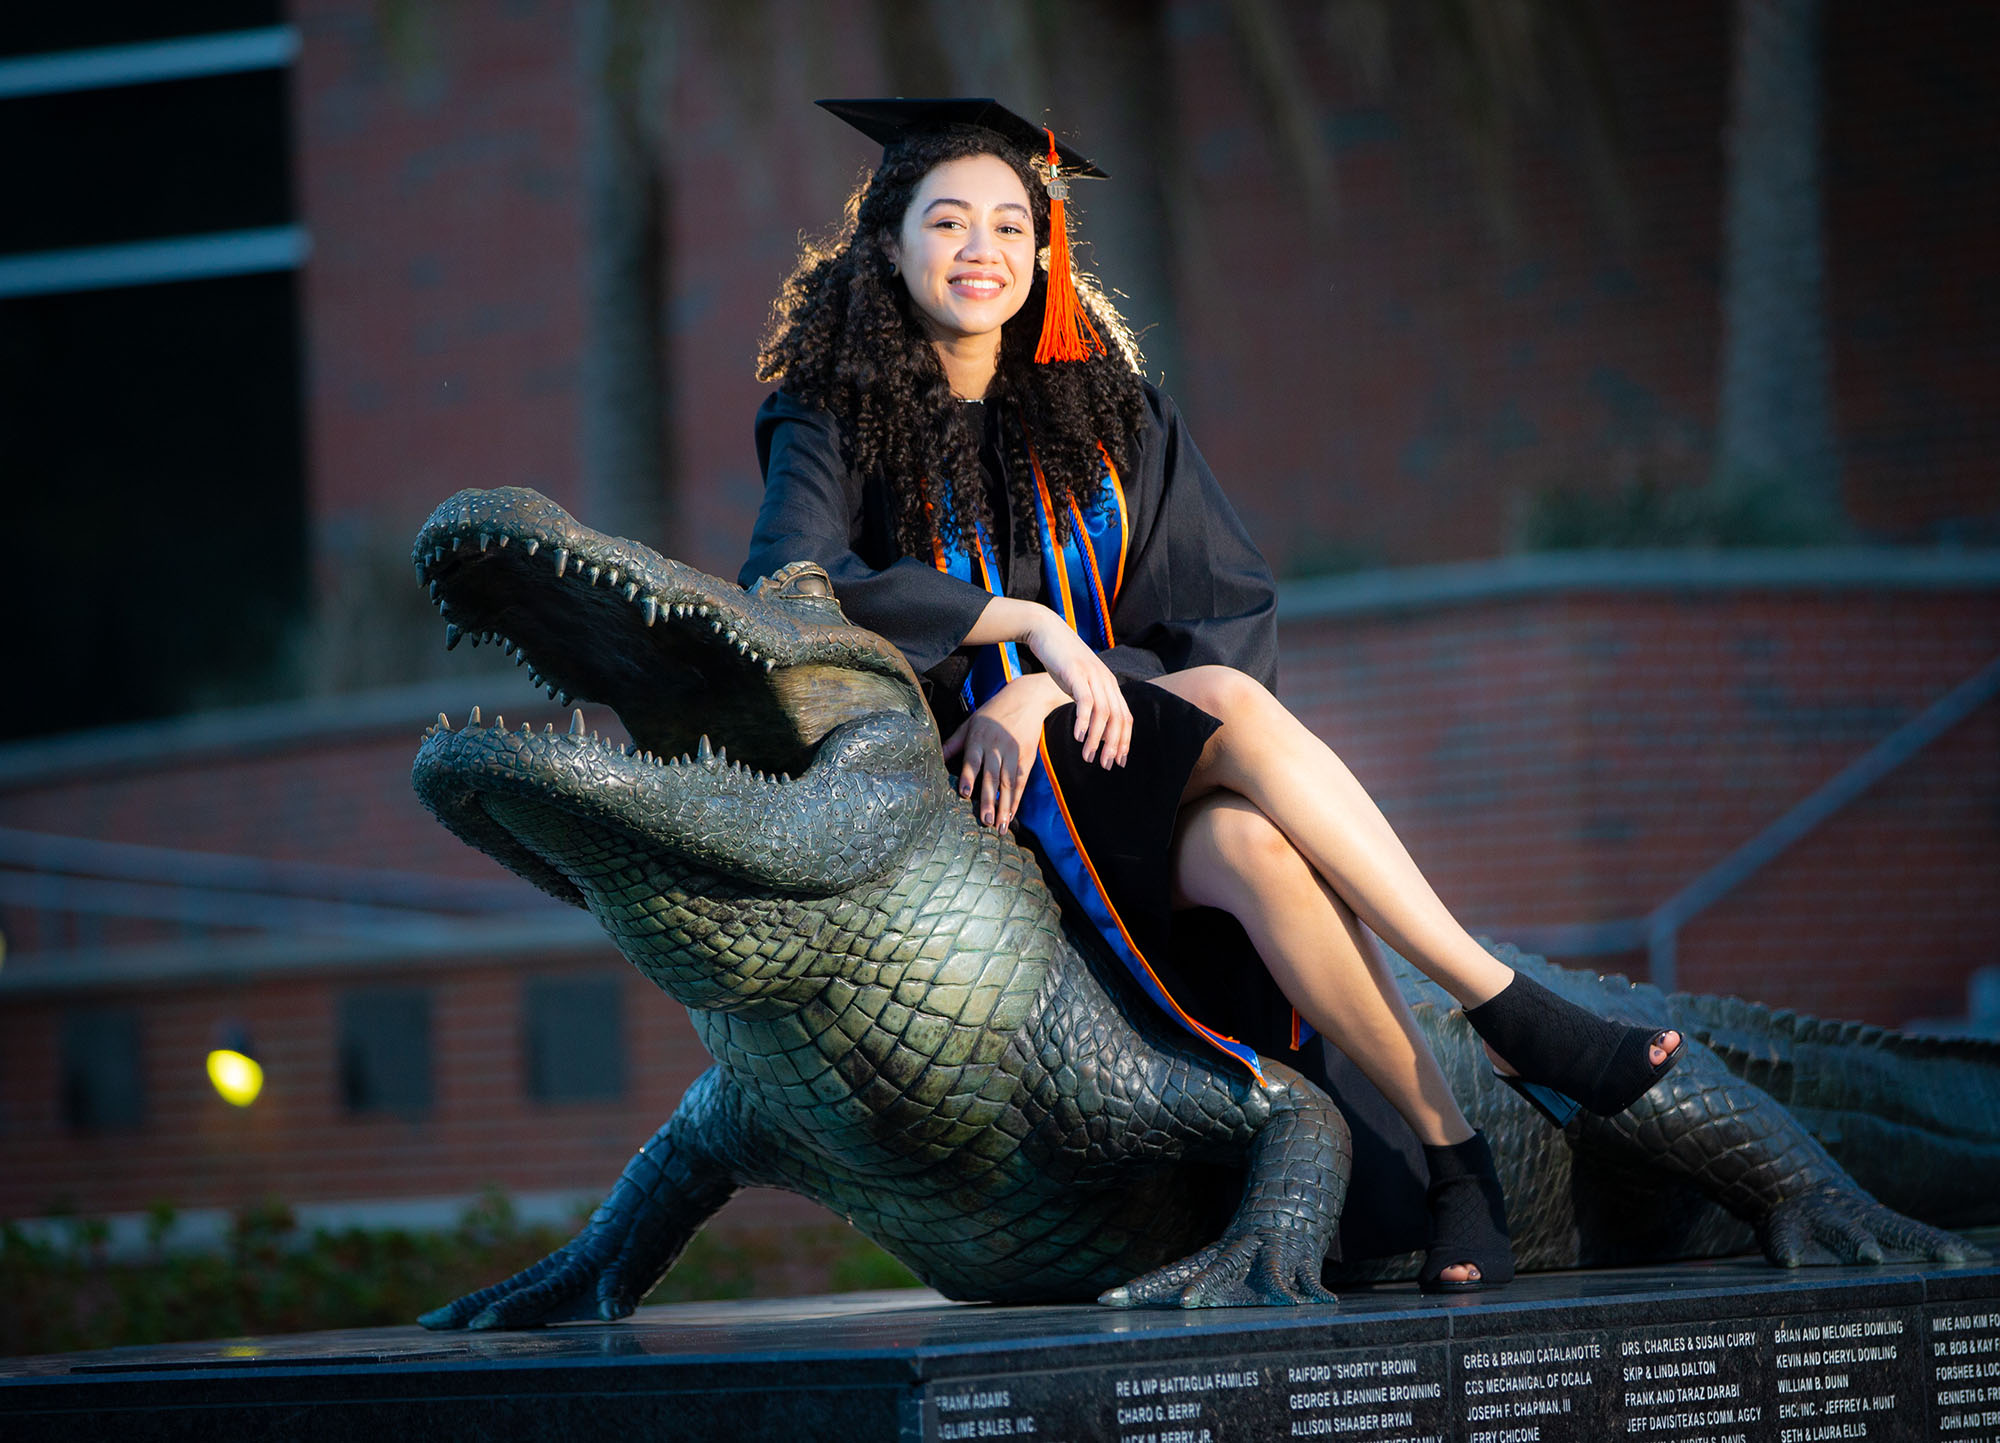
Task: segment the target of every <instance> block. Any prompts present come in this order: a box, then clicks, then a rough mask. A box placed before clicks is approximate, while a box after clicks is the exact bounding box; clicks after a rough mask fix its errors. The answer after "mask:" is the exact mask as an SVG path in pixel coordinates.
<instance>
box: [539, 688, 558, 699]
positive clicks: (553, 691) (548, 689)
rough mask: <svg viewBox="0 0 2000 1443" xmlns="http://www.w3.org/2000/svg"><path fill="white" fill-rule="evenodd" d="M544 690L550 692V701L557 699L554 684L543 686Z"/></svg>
mask: <svg viewBox="0 0 2000 1443" xmlns="http://www.w3.org/2000/svg"><path fill="white" fill-rule="evenodd" d="M542 690H544V691H546V692H547V693H548V694H549V700H550V701H554V700H555V699H556V689H555V688H554V687H553V686H546V687H543V688H542Z"/></svg>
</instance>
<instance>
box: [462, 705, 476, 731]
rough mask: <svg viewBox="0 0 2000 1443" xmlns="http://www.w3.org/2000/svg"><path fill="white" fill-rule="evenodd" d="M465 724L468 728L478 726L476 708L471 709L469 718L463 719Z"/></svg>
mask: <svg viewBox="0 0 2000 1443" xmlns="http://www.w3.org/2000/svg"><path fill="white" fill-rule="evenodd" d="M465 724H466V725H467V726H469V727H476V726H478V725H479V708H478V707H474V708H473V709H472V715H471V716H469V717H467V718H466V719H465Z"/></svg>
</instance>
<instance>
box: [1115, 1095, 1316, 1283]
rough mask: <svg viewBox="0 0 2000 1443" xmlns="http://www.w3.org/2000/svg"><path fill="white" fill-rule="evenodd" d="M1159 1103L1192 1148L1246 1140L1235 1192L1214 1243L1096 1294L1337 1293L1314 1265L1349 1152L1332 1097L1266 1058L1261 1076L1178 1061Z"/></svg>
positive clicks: (1197, 1150) (1196, 1152)
mask: <svg viewBox="0 0 2000 1443" xmlns="http://www.w3.org/2000/svg"><path fill="white" fill-rule="evenodd" d="M1160 1105H1161V1106H1162V1107H1163V1109H1164V1110H1165V1111H1166V1112H1167V1113H1168V1114H1169V1115H1170V1117H1171V1124H1170V1125H1171V1126H1172V1127H1174V1128H1175V1129H1177V1130H1186V1131H1189V1132H1191V1133H1192V1134H1193V1135H1194V1136H1195V1137H1196V1138H1198V1139H1199V1140H1200V1145H1199V1146H1198V1147H1197V1148H1195V1149H1191V1154H1192V1155H1200V1153H1202V1152H1206V1151H1211V1150H1214V1146H1215V1144H1217V1143H1219V1142H1222V1141H1223V1140H1224V1139H1241V1140H1245V1141H1247V1142H1248V1151H1249V1156H1250V1176H1249V1180H1248V1182H1247V1183H1246V1184H1245V1185H1244V1188H1243V1200H1242V1202H1241V1203H1240V1204H1239V1205H1238V1207H1237V1209H1236V1214H1235V1216H1234V1217H1233V1218H1231V1219H1230V1222H1229V1226H1228V1228H1227V1229H1226V1230H1225V1231H1224V1232H1223V1234H1222V1236H1221V1237H1220V1238H1219V1239H1217V1240H1216V1241H1215V1242H1214V1243H1211V1244H1210V1245H1209V1246H1207V1247H1205V1248H1203V1249H1201V1250H1200V1251H1199V1252H1197V1253H1194V1254H1193V1255H1191V1256H1189V1257H1186V1258H1183V1259H1181V1260H1180V1261H1179V1262H1176V1263H1169V1264H1168V1265H1167V1266H1165V1267H1163V1268H1155V1269H1154V1270H1153V1271H1152V1272H1150V1273H1147V1274H1146V1275H1145V1276H1143V1277H1139V1278H1135V1279H1133V1280H1132V1281H1131V1282H1129V1283H1127V1284H1125V1285H1124V1286H1123V1287H1118V1288H1113V1289H1111V1290H1110V1291H1109V1292H1106V1293H1104V1294H1103V1295H1102V1296H1101V1297H1100V1298H1099V1299H1098V1301H1099V1302H1101V1303H1104V1304H1107V1305H1109V1306H1111V1307H1120V1308H1143V1307H1155V1308H1158V1307H1169V1308H1171V1307H1181V1308H1199V1307H1243V1306H1258V1305H1281V1304H1297V1303H1331V1302H1335V1301H1337V1299H1336V1298H1335V1297H1334V1295H1333V1294H1332V1293H1331V1292H1329V1291H1327V1289H1326V1287H1325V1286H1324V1285H1323V1284H1322V1283H1321V1282H1320V1268H1321V1265H1322V1264H1323V1263H1324V1261H1325V1259H1326V1254H1327V1250H1328V1248H1329V1247H1330V1246H1331V1245H1332V1242H1333V1239H1334V1236H1335V1234H1336V1233H1337V1232H1338V1231H1339V1227H1340V1210H1341V1207H1342V1205H1343V1204H1344V1203H1345V1202H1346V1199H1347V1179H1348V1170H1349V1167H1350V1165H1351V1163H1352V1161H1353V1153H1352V1149H1351V1146H1350V1142H1349V1137H1348V1130H1347V1121H1346V1119H1345V1118H1343V1117H1342V1116H1341V1115H1340V1112H1339V1110H1338V1109H1337V1108H1335V1107H1334V1105H1333V1104H1332V1102H1331V1101H1329V1100H1328V1099H1327V1098H1326V1096H1325V1095H1324V1094H1323V1093H1321V1092H1320V1091H1319V1090H1318V1089H1317V1088H1315V1087H1313V1086H1312V1085H1311V1084H1310V1083H1308V1082H1307V1081H1306V1080H1305V1079H1304V1078H1302V1077H1300V1076H1299V1075H1298V1074H1297V1073H1296V1072H1294V1071H1292V1070H1291V1069H1290V1068H1288V1067H1285V1066H1283V1065H1281V1064H1279V1063H1275V1062H1272V1061H1271V1060H1270V1059H1268V1058H1267V1059H1265V1060H1264V1080H1263V1081H1262V1082H1261V1083H1260V1082H1254V1081H1251V1080H1249V1079H1243V1080H1242V1081H1240V1082H1237V1081H1233V1080H1228V1079H1224V1078H1222V1077H1219V1076H1217V1075H1215V1074H1214V1073H1210V1072H1206V1071H1205V1070H1203V1069H1199V1068H1192V1067H1188V1066H1186V1065H1185V1064H1182V1065H1180V1066H1177V1067H1175V1068H1173V1069H1172V1072H1171V1074H1170V1076H1169V1079H1168V1085H1167V1086H1166V1087H1165V1088H1163V1089H1162V1091H1161V1094H1160ZM1238 1156H1239V1157H1240V1153H1239V1154H1238Z"/></svg>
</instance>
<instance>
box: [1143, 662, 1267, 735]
mask: <svg viewBox="0 0 2000 1443" xmlns="http://www.w3.org/2000/svg"><path fill="white" fill-rule="evenodd" d="M1160 684H1161V685H1163V686H1167V687H1169V688H1170V689H1171V690H1172V691H1174V692H1175V693H1177V694H1178V695H1179V696H1181V697H1182V698H1183V699H1184V700H1187V701H1191V702H1193V703H1194V704H1195V705H1196V706H1198V707H1200V708H1201V709H1202V710H1203V711H1205V712H1207V713H1208V714H1209V715H1210V716H1212V717H1216V718H1218V719H1219V720H1221V721H1222V722H1223V723H1224V724H1225V725H1227V724H1228V723H1230V722H1238V723H1242V722H1254V721H1255V720H1256V719H1257V718H1258V717H1259V716H1260V715H1262V714H1264V713H1266V712H1267V711H1268V710H1269V709H1270V708H1272V707H1275V706H1277V705H1278V700H1277V698H1276V697H1274V696H1272V695H1271V693H1270V690H1269V689H1268V688H1267V687H1265V685H1264V684H1263V683H1262V682H1260V681H1258V680H1257V678H1256V677H1254V676H1251V675H1250V674H1249V673H1247V672H1242V671H1238V670H1237V669H1236V668H1235V667H1233V666H1192V667H1189V668H1188V669H1187V670H1186V671H1180V672H1175V673H1174V674H1173V675H1172V676H1169V677H1162V678H1161V679H1160Z"/></svg>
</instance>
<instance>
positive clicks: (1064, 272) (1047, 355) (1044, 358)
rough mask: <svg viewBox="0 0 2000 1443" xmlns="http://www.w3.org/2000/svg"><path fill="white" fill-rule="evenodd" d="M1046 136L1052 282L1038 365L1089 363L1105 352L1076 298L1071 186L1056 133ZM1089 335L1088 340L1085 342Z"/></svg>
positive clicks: (1037, 353)
mask: <svg viewBox="0 0 2000 1443" xmlns="http://www.w3.org/2000/svg"><path fill="white" fill-rule="evenodd" d="M1043 134H1045V135H1047V136H1048V138H1049V154H1048V159H1047V160H1046V161H1044V162H1043V163H1042V164H1041V166H1040V167H1039V168H1040V170H1041V172H1042V184H1043V186H1044V187H1045V188H1046V189H1047V190H1048V193H1049V281H1048V287H1047V291H1046V301H1045V302H1044V305H1043V308H1042V339H1041V341H1040V343H1039V344H1037V345H1036V347H1035V364H1037V365H1047V364H1048V363H1049V362H1050V361H1087V360H1089V359H1090V353H1091V352H1092V351H1093V350H1095V351H1098V352H1100V353H1101V352H1102V351H1103V350H1104V341H1103V339H1102V338H1101V337H1099V335H1098V334H1097V327H1096V326H1094V325H1092V324H1091V323H1090V314H1089V312H1087V311H1085V310H1084V308H1083V302H1082V301H1081V300H1079V299H1078V298H1077V294H1076V273H1075V272H1074V271H1073V270H1072V269H1071V268H1070V259H1069V210H1068V207H1067V206H1066V205H1065V202H1066V201H1067V200H1068V199H1069V182H1068V181H1067V180H1065V179H1064V178H1063V175H1062V172H1061V170H1060V169H1058V166H1059V165H1060V163H1061V162H1060V160H1059V159H1058V157H1057V155H1056V135H1055V132H1054V131H1053V130H1047V129H1044V131H1043ZM1086 335H1088V336H1089V339H1088V340H1085V339H1084V337H1085V336H1086Z"/></svg>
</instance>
